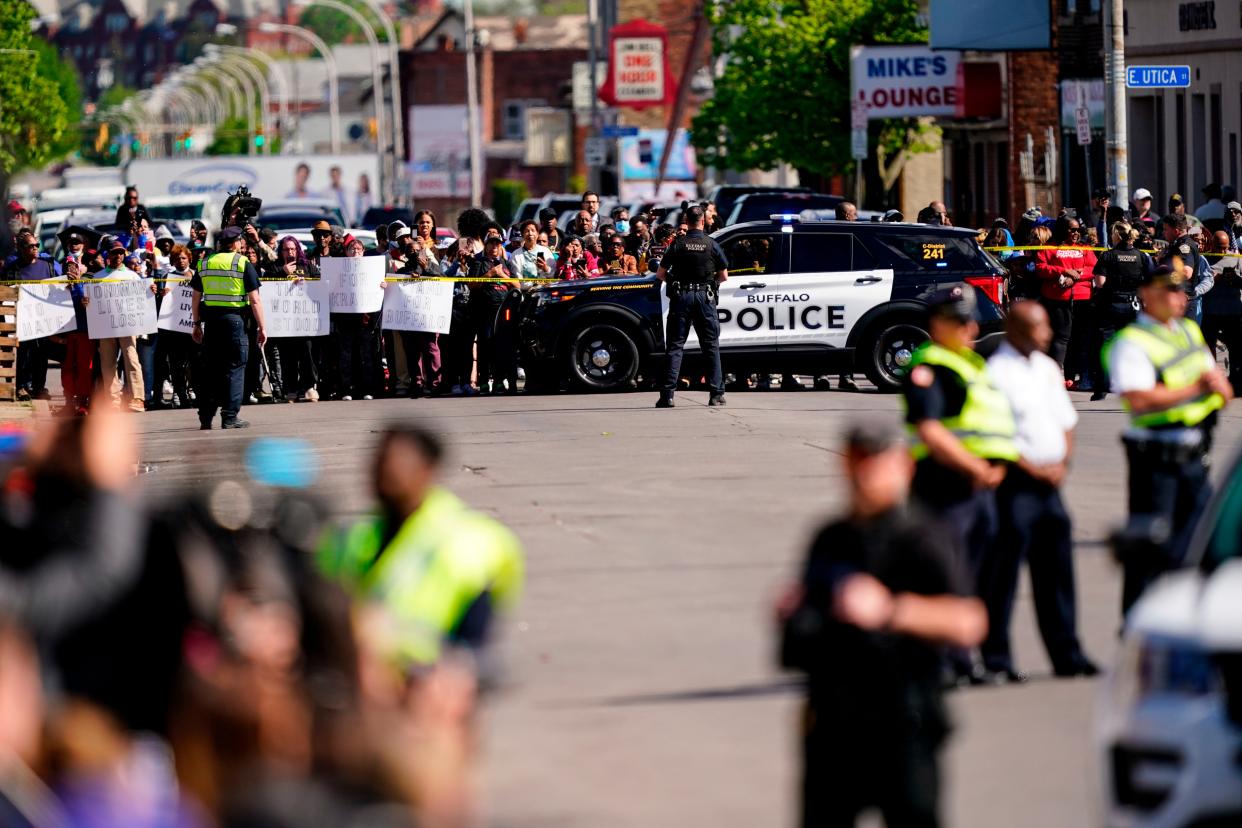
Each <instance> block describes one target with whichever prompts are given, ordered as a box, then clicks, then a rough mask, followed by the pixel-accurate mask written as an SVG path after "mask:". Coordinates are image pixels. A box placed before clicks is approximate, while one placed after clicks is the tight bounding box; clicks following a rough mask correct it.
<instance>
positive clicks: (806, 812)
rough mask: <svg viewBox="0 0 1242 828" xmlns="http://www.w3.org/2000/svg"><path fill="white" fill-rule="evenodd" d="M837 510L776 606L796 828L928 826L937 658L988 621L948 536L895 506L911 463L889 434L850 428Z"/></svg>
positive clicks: (938, 720)
mask: <svg viewBox="0 0 1242 828" xmlns="http://www.w3.org/2000/svg"><path fill="white" fill-rule="evenodd" d="M844 448H845V451H844V466H845V472H846V477H847V479H848V481H849V492H850V506H849V512H848V513H847V514H846V515H845V516H844V517H843V518H841V519H840V520H836V521H833V522H831V523H829V524H827V525H826V526H824V528H823V529H821V530H820V532H819V534H818V535H817V536H816V538H815V540H814V542H813V544H812V546H811V550H810V553H809V554H808V555H807V559H806V564H805V568H804V570H803V575H802V581H801V583H800V584H797V585H795V586H793V587H792V588H791V589H790V590H788V591H787V592H786V593H785V595H784V597H783V598H782V600H781V601H780V603H779V604H778V606H777V618H778V621H779V622H781V624H782V641H781V661H782V666H784V667H786V668H791V669H797V670H802V671H804V672H806V674H807V701H806V707H805V709H804V714H803V733H802V747H803V754H804V766H803V778H802V819H801V822H800V825H802V826H803V828H821V827H822V826H849V825H853V824H854V823H855V821H856V820H857V818H858V816H859V814H860V813H861V812H862V811H863V810H865V809H867V808H870V807H876V808H879V810H880V812H881V813H882V814H883V816H884V820H885V822H886V824H887V825H889V826H890V828H891V827H892V826H936V825H939V824H940V817H939V811H940V808H939V798H940V797H939V795H940V772H939V754H940V751H941V748H942V747H943V745H944V742H945V739H946V737H947V736H948V733H949V730H950V722H949V719H948V715H947V711H946V710H945V705H944V699H943V698H942V696H941V687H940V647H941V646H942V645H945V644H948V645H951V646H954V647H958V648H969V647H974V646H975V645H977V644H978V643H979V642H980V640H982V638H983V635H984V632H985V631H986V629H987V615H986V613H985V612H984V608H983V605H982V604H981V603H980V601H979V600H978V599H977V598H974V597H971V596H970V593H971V583H970V581H969V579H968V578H967V577H966V574H965V573H964V572H963V571H962V569H961V566H960V564H961V561H960V559H959V557H958V556H957V554H956V550H955V549H954V544H953V541H952V538H951V533H950V532H949V531H948V530H946V529H945V528H944V527H942V526H940V524H939V523H938V522H937V521H936V520H935V519H934V517H933V516H931V515H928V514H925V513H922V512H920V511H919V510H918V509H917V507H916V506H913V505H910V504H908V503H907V492H908V490H909V487H910V475H911V471H912V469H911V465H912V464H911V459H910V454H909V451H908V450H907V448H906V446H905V445H904V444H903V442H902V441H901V439H900V435H899V433H898V431H897V429H896V428H895V427H894V426H893V425H892V424H889V423H885V422H882V421H868V422H865V423H860V424H858V425H856V426H855V427H853V428H852V429H851V430H850V432H849V434H848V436H847V438H846V445H845V446H844Z"/></svg>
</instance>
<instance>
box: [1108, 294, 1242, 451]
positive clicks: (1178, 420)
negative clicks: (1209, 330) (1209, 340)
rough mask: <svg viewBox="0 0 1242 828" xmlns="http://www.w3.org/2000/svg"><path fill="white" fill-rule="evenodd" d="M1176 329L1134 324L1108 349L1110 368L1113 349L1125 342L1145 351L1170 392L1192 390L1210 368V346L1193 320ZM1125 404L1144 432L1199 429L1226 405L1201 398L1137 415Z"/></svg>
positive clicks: (1211, 395)
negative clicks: (1207, 354) (1207, 353)
mask: <svg viewBox="0 0 1242 828" xmlns="http://www.w3.org/2000/svg"><path fill="white" fill-rule="evenodd" d="M1176 321H1177V324H1176V325H1175V326H1174V329H1170V328H1169V327H1168V326H1166V325H1161V324H1159V323H1156V324H1152V323H1151V322H1146V321H1144V322H1133V323H1131V324H1130V325H1127V326H1126V327H1125V328H1123V329H1122V330H1121V332H1120V333H1118V334H1117V335H1116V336H1115V337H1113V338H1112V340H1111V341H1110V342H1109V343H1108V344H1107V345H1105V346H1104V354H1103V356H1104V361H1105V363H1106V364H1107V362H1108V360H1109V357H1110V355H1111V353H1112V349H1113V346H1114V345H1115V344H1116V343H1118V342H1121V341H1122V340H1125V341H1126V342H1131V343H1133V344H1134V345H1136V346H1138V347H1139V348H1141V349H1142V351H1143V353H1144V354H1146V355H1147V358H1148V359H1149V360H1151V364H1152V366H1153V367H1155V369H1156V382H1158V383H1160V384H1162V385H1163V386H1165V387H1166V388H1170V389H1173V390H1175V391H1176V390H1177V389H1180V388H1189V387H1190V386H1192V385H1194V384H1195V383H1197V382H1198V381H1199V379H1200V378H1201V377H1202V376H1203V374H1204V372H1206V371H1207V370H1208V369H1209V367H1210V365H1209V362H1208V360H1207V359H1205V358H1204V357H1205V349H1206V348H1207V345H1206V343H1205V342H1204V341H1203V332H1202V331H1201V330H1199V326H1198V325H1196V324H1195V323H1194V321H1193V320H1190V319H1178V320H1176ZM1123 404H1124V405H1125V407H1126V410H1127V411H1129V412H1130V422H1131V423H1133V424H1134V425H1135V426H1138V427H1140V428H1152V427H1157V426H1168V425H1182V426H1187V427H1190V426H1196V425H1198V424H1199V423H1201V422H1203V421H1204V420H1206V419H1207V417H1208V415H1209V414H1211V413H1212V412H1213V411H1216V410H1217V409H1219V408H1222V407H1223V406H1224V405H1225V398H1224V397H1222V396H1221V395H1220V394H1216V393H1209V394H1201V395H1199V396H1197V397H1194V398H1193V399H1189V400H1186V401H1185V402H1181V403H1178V404H1177V405H1173V406H1169V407H1168V408H1163V409H1160V410H1157V411H1142V412H1136V411H1134V410H1132V409H1131V408H1130V404H1129V403H1128V402H1124V400H1123Z"/></svg>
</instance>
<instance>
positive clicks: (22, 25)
mask: <svg viewBox="0 0 1242 828" xmlns="http://www.w3.org/2000/svg"><path fill="white" fill-rule="evenodd" d="M34 16H35V12H34V9H33V8H32V7H31V6H30V4H29V3H27V2H26V0H0V178H4V177H7V175H12V174H13V173H15V172H19V171H21V170H24V169H29V168H31V167H37V166H39V165H41V164H45V163H47V162H48V161H50V160H52V159H53V158H55V157H56V154H57V150H58V147H60V146H61V142H62V141H63V139H64V136H65V134H66V133H67V132H69V131H70V129H71V127H72V126H74V125H76V122H77V117H78V113H76V112H72V113H71V112H70V109H69V105H68V104H67V103H66V101H65V100H63V99H62V97H61V88H60V86H59V83H58V80H57V78H56V76H53V77H48V76H46V75H44V74H43V63H42V52H40V51H39V50H38V49H37V47H36V44H35V43H34V37H33V35H32V34H31V31H30V23H31V21H32V20H34Z"/></svg>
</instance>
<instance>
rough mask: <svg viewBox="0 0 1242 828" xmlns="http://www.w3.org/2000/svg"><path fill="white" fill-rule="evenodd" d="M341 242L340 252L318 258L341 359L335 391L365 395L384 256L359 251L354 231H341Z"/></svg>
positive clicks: (370, 385)
mask: <svg viewBox="0 0 1242 828" xmlns="http://www.w3.org/2000/svg"><path fill="white" fill-rule="evenodd" d="M342 246H343V248H344V253H345V255H344V257H337V256H333V257H329V258H325V259H321V260H320V268H321V269H322V270H323V275H324V277H325V278H326V279H327V280H328V286H329V288H330V290H331V293H330V299H329V302H330V305H331V311H332V331H333V333H334V334H335V335H336V338H337V345H338V352H337V353H338V357H339V360H340V363H339V365H338V370H339V371H340V386H339V387H338V394H339V398H340V399H342V400H352V399H354V397H358V398H359V399H363V400H369V399H372V398H373V397H372V395H373V394H374V392H375V373H376V372H375V366H376V365H377V364H378V360H377V359H376V355H377V353H378V351H379V347H378V342H379V337H378V336H377V334H376V331H377V329H378V322H379V313H380V309H381V308H382V307H383V305H384V272H385V267H384V266H385V261H384V258H383V257H381V256H363V255H362V253H363V247H362V243H361V242H359V241H358V240H357V239H355V238H354V237H353V236H349V235H347V236H345V237H344V239H343V244H342Z"/></svg>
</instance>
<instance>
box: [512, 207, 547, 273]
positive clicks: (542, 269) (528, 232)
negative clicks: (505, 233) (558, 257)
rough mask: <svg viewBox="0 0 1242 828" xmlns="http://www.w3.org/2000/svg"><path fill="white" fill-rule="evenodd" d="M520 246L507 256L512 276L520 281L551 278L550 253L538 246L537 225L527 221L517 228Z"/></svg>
mask: <svg viewBox="0 0 1242 828" xmlns="http://www.w3.org/2000/svg"><path fill="white" fill-rule="evenodd" d="M518 230H519V232H520V233H521V237H522V244H521V246H520V247H519V248H518V249H517V250H514V251H513V252H512V253H510V254H509V267H510V269H511V270H512V271H513V275H514V276H516V277H518V278H519V279H522V280H529V281H533V280H536V279H547V278H549V277H551V276H552V251H551V250H549V249H548V248H547V247H544V246H543V245H541V244H539V224H538V223H537V222H535V221H532V220H531V219H527V220H526V221H524V222H522V223H521V224H520V225H519V226H518Z"/></svg>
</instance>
